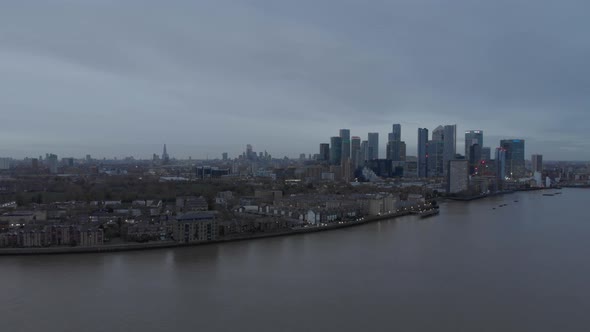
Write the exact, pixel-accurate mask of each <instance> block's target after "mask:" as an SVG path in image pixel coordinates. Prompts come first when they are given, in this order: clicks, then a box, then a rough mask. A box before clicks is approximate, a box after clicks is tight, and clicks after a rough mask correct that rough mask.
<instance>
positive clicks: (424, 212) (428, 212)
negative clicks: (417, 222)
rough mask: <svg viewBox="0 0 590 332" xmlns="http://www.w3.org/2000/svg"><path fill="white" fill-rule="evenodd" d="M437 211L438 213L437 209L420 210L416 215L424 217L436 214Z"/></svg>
mask: <svg viewBox="0 0 590 332" xmlns="http://www.w3.org/2000/svg"><path fill="white" fill-rule="evenodd" d="M439 213H440V211H439V210H437V209H432V210H426V211H422V212H420V213H418V215H419V216H420V218H426V217H430V216H434V215H437V214H439Z"/></svg>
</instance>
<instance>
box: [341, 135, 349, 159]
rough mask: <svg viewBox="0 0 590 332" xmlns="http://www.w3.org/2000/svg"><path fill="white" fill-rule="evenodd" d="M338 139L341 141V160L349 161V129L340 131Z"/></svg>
mask: <svg viewBox="0 0 590 332" xmlns="http://www.w3.org/2000/svg"><path fill="white" fill-rule="evenodd" d="M340 138H341V139H342V153H341V155H340V157H341V158H342V159H341V160H342V161H344V160H347V159H350V129H340Z"/></svg>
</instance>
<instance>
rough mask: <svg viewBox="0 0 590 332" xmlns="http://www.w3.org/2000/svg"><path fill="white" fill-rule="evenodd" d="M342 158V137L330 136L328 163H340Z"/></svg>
mask: <svg viewBox="0 0 590 332" xmlns="http://www.w3.org/2000/svg"><path fill="white" fill-rule="evenodd" d="M341 160H342V138H340V137H338V136H334V137H330V164H332V165H340V161H341Z"/></svg>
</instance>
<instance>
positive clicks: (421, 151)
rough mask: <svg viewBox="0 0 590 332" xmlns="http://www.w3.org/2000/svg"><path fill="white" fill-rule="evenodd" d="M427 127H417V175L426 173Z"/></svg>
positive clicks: (421, 175)
mask: <svg viewBox="0 0 590 332" xmlns="http://www.w3.org/2000/svg"><path fill="white" fill-rule="evenodd" d="M427 148H428V129H426V128H418V177H420V178H425V177H426V176H427V174H428V150H427Z"/></svg>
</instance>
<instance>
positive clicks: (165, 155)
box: [162, 144, 170, 164]
mask: <svg viewBox="0 0 590 332" xmlns="http://www.w3.org/2000/svg"><path fill="white" fill-rule="evenodd" d="M162 162H163V163H164V164H167V163H168V162H170V156H168V152H167V151H166V144H164V151H162Z"/></svg>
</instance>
